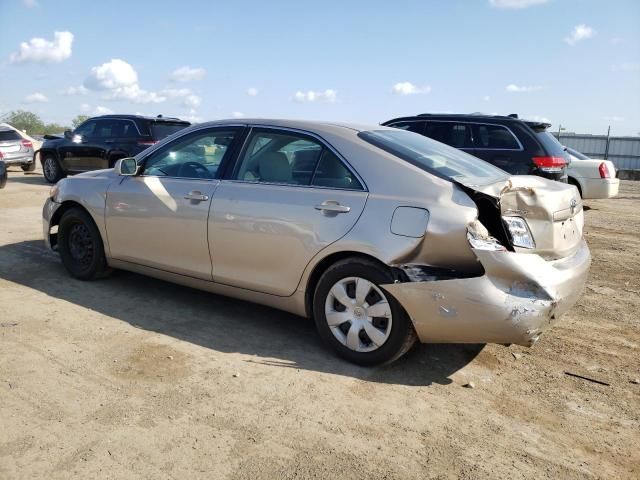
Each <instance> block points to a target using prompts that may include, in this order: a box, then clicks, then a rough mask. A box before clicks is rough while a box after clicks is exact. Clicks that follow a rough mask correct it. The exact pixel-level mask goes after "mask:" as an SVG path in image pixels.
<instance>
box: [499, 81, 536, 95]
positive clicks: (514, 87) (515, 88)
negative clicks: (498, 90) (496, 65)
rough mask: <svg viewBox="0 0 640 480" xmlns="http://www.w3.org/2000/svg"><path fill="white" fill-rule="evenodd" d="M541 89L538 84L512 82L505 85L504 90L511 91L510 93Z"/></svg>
mask: <svg viewBox="0 0 640 480" xmlns="http://www.w3.org/2000/svg"><path fill="white" fill-rule="evenodd" d="M541 89H542V87H541V86H539V85H530V86H525V85H515V84H513V83H511V84H509V85H507V86H506V87H505V90H506V91H507V92H512V93H529V92H535V91H537V90H541Z"/></svg>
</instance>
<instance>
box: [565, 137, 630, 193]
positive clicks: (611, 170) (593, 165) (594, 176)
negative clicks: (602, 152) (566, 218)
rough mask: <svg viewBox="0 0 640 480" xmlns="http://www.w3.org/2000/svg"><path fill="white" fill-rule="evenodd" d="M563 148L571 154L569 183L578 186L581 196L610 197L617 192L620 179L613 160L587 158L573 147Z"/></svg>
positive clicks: (568, 171)
mask: <svg viewBox="0 0 640 480" xmlns="http://www.w3.org/2000/svg"><path fill="white" fill-rule="evenodd" d="M565 150H566V152H567V153H568V154H569V155H570V156H571V164H570V165H569V168H568V170H567V175H568V176H569V183H570V184H572V185H575V186H576V187H577V188H578V191H579V192H580V195H581V196H582V198H611V197H615V196H616V195H617V194H618V190H619V188H620V180H619V179H618V178H616V167H615V165H614V164H613V162H611V161H609V160H598V159H595V158H589V157H587V156H586V155H584V154H582V153H580V152H579V151H577V150H574V149H573V148H569V147H565Z"/></svg>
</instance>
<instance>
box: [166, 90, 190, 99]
mask: <svg viewBox="0 0 640 480" xmlns="http://www.w3.org/2000/svg"><path fill="white" fill-rule="evenodd" d="M159 93H160V95H163V96H165V97H169V98H176V97H186V96H188V95H191V90H189V89H188V88H167V89H164V90H160V92H159Z"/></svg>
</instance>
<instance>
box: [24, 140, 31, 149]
mask: <svg viewBox="0 0 640 480" xmlns="http://www.w3.org/2000/svg"><path fill="white" fill-rule="evenodd" d="M22 146H23V147H25V148H33V143H32V142H31V140H22Z"/></svg>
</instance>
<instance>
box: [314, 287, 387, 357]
mask: <svg viewBox="0 0 640 480" xmlns="http://www.w3.org/2000/svg"><path fill="white" fill-rule="evenodd" d="M325 317H326V319H327V324H328V325H329V329H330V330H331V333H333V335H334V336H335V337H336V339H338V341H339V342H340V343H342V344H343V345H344V346H346V347H347V348H349V349H350V350H353V351H355V352H371V351H374V350H377V349H378V348H380V347H381V346H382V345H383V344H384V343H385V342H386V341H387V339H388V338H389V335H390V333H391V327H392V323H393V316H392V314H391V308H390V306H389V302H388V301H387V298H386V296H385V295H384V293H383V292H382V290H380V288H378V287H377V286H376V285H375V284H374V283H372V282H370V281H369V280H366V279H364V278H361V277H348V278H343V279H341V280H339V281H338V282H336V283H335V284H334V285H333V287H331V289H330V290H329V294H328V295H327V299H326V301H325Z"/></svg>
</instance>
